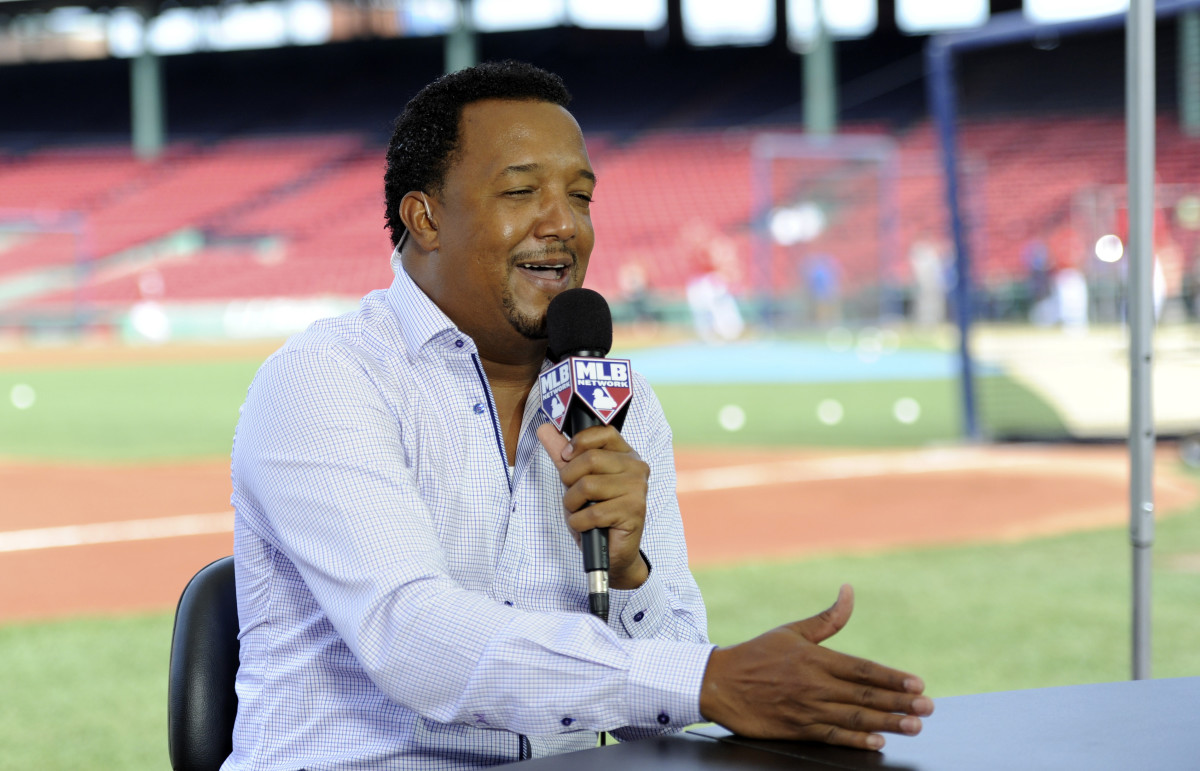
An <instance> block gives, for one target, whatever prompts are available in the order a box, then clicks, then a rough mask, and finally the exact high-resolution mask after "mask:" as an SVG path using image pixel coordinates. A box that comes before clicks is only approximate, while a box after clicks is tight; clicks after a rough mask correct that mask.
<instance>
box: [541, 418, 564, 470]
mask: <svg viewBox="0 0 1200 771" xmlns="http://www.w3.org/2000/svg"><path fill="white" fill-rule="evenodd" d="M537 438H538V441H539V442H541V443H542V447H544V448H545V449H546V454H547V455H549V456H550V460H552V461H554V465H555V466H557V467H558V470H559V471H562V470H563V468H564V467H565V466H566V465H567V462H566V461H565V460H563V449H564V448H565V447H566V446H567V445H568V444H569V442H568V441H567V438H566V437H565V436H563V435H562V434H560V433H559V432H558V431H557V430H556V429H555V428H554V425H553V424H551V423H543V424H542V425H540V426H538V429H537Z"/></svg>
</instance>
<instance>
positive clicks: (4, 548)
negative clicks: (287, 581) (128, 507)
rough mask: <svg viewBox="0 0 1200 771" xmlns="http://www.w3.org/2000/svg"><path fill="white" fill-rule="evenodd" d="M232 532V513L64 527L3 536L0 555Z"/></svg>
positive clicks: (18, 532)
mask: <svg viewBox="0 0 1200 771" xmlns="http://www.w3.org/2000/svg"><path fill="white" fill-rule="evenodd" d="M232 532H233V512H232V511H223V512H221V513H219V514H183V515H181V516H178V517H156V518H153V519H127V520H125V521H123V522H96V523H93V524H90V525H62V526H60V527H39V528H33V529H30V530H10V531H8V532H0V553H2V552H13V551H35V550H37V549H55V548H59V547H63V546H90V545H92V544H100V543H120V542H123V541H150V540H153V539H156V538H178V537H180V536H186V535H209V534H211V533H232Z"/></svg>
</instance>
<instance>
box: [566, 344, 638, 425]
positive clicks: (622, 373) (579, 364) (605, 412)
mask: <svg viewBox="0 0 1200 771" xmlns="http://www.w3.org/2000/svg"><path fill="white" fill-rule="evenodd" d="M568 361H569V362H570V363H571V380H572V386H573V390H574V391H575V396H576V398H578V399H579V400H580V401H582V402H583V403H584V404H586V405H587V406H588V409H589V410H591V411H592V412H593V413H595V415H596V417H598V418H600V420H602V421H604V423H606V424H608V423H612V422H613V419H614V418H615V417H616V416H617V415H619V414H621V413H622V411H623V410H624V409H625V407H626V406H627V405H628V404H629V400H630V399H631V398H633V377H632V374H631V373H632V369H631V368H630V366H629V361H628V360H627V359H591V358H583V357H575V358H571V359H568ZM618 427H620V426H619V424H618Z"/></svg>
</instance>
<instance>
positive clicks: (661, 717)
mask: <svg viewBox="0 0 1200 771" xmlns="http://www.w3.org/2000/svg"><path fill="white" fill-rule="evenodd" d="M658 722H659V723H660V724H662V725H666V724H667V723H670V722H671V716H670V715H668V714H667V713H666V712H659V713H658Z"/></svg>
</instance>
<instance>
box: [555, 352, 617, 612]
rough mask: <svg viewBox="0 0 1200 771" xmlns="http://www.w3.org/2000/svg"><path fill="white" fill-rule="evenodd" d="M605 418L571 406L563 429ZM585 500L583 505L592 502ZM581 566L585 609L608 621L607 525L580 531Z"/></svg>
mask: <svg viewBox="0 0 1200 771" xmlns="http://www.w3.org/2000/svg"><path fill="white" fill-rule="evenodd" d="M572 356H585V357H593V358H603V357H604V354H603V353H600V352H597V351H579V352H577V353H574V354H572ZM602 425H604V421H602V420H600V418H598V417H596V416H595V415H593V414H592V413H590V412H588V411H587V410H585V409H578V410H572V411H571V412H570V413H569V414H568V415H567V419H566V421H564V423H563V433H564V434H566V435H567V436H568V437H573V436H575V434H577V433H579V432H580V431H582V430H583V429H585V428H591V427H592V426H602ZM591 505H592V501H588V502H587V503H585V504H584V506H591ZM582 545H583V570H584V572H585V573H586V574H587V582H588V611H589V612H591V614H592V615H593V616H599V617H600V619H601V620H603V621H605V622H607V621H608V528H607V527H597V528H593V529H591V530H585V531H583V535H582Z"/></svg>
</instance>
